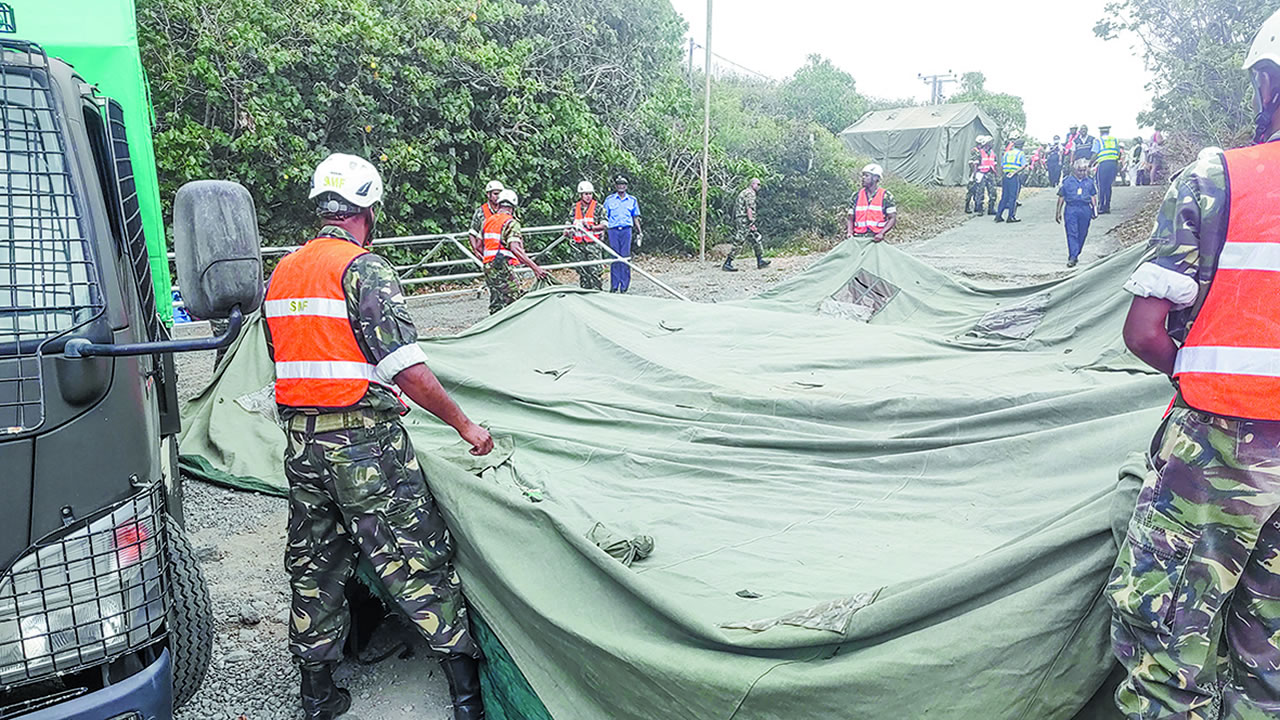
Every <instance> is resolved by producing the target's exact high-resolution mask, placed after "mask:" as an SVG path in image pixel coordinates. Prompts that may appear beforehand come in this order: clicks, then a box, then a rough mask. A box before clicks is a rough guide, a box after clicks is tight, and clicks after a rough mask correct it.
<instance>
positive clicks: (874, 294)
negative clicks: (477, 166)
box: [182, 241, 1171, 720]
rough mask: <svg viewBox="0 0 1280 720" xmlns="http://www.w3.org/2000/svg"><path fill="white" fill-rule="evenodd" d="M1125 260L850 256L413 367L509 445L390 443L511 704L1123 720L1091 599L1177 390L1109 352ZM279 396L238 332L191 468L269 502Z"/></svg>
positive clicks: (591, 299)
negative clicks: (724, 299)
mask: <svg viewBox="0 0 1280 720" xmlns="http://www.w3.org/2000/svg"><path fill="white" fill-rule="evenodd" d="M1136 252H1138V250H1136V249H1135V250H1132V251H1127V252H1124V253H1121V254H1119V255H1116V256H1114V257H1112V258H1111V259H1109V260H1106V261H1103V262H1100V263H1098V264H1096V265H1094V266H1091V267H1090V268H1088V269H1087V270H1085V271H1083V272H1080V273H1079V274H1077V275H1075V276H1073V277H1071V278H1069V279H1066V280H1062V281H1059V282H1054V283H1049V284H1045V285H1040V286H1036V287H1030V288H1021V289H1000V290H996V289H985V288H980V287H974V286H972V285H969V284H966V283H963V282H959V281H956V280H954V279H952V278H950V277H948V276H946V275H944V274H942V273H940V272H938V271H936V270H934V269H932V268H930V267H928V266H926V265H923V264H922V263H920V262H919V261H916V260H915V259H913V258H911V257H910V256H908V255H907V254H905V253H903V252H901V251H900V250H898V249H895V248H893V247H889V246H885V245H873V244H865V243H860V242H858V241H849V242H846V243H845V244H843V245H841V246H840V247H839V248H837V249H836V250H834V251H832V252H831V253H829V254H828V256H827V257H826V258H825V259H824V260H822V261H821V262H819V263H818V264H816V265H815V266H814V267H813V268H812V269H811V270H809V271H808V272H806V273H804V274H802V275H800V276H797V277H796V278H794V279H792V280H790V281H788V282H785V283H783V284H781V285H779V286H777V287H775V288H774V289H772V290H771V291H769V292H767V293H765V294H764V295H762V296H760V297H757V298H753V299H750V300H744V301H739V302H733V303H722V304H718V305H705V304H695V303H682V302H676V301H669V300H664V299H655V298H646V297H633V296H617V295H608V294H602V293H589V292H582V291H578V290H576V289H567V288H556V289H550V290H545V291H541V292H539V293H535V294H533V295H531V296H528V297H526V298H525V299H524V300H522V301H520V302H519V303H517V304H516V305H515V306H513V307H511V308H510V309H508V310H506V311H504V312H502V313H500V314H498V315H496V316H494V317H491V318H489V319H487V320H485V321H484V322H482V323H480V324H479V325H477V326H476V327H474V328H472V329H470V330H468V331H467V332H465V333H463V334H461V335H459V336H456V337H446V338H438V339H432V340H427V341H424V342H423V343H422V345H423V347H424V349H425V350H426V352H427V355H428V357H429V360H430V364H431V367H432V368H433V369H434V371H435V372H436V373H437V374H438V375H439V376H440V378H441V380H442V382H443V383H444V385H445V386H446V388H448V389H449V391H450V392H451V393H452V394H453V395H454V397H456V398H457V399H458V400H459V402H460V403H461V404H462V406H463V407H464V408H465V409H466V410H467V411H468V413H470V414H471V415H472V416H473V417H474V418H476V419H478V420H482V421H484V422H487V423H488V424H489V426H490V427H491V429H492V430H493V432H494V434H495V436H496V437H498V438H499V441H500V442H499V449H498V450H496V451H495V453H494V454H493V455H492V456H491V457H488V458H483V459H476V458H471V457H470V456H468V455H467V454H466V453H465V452H464V449H463V448H462V447H461V445H460V443H459V442H458V441H457V439H456V436H454V435H453V434H452V432H451V431H450V430H448V429H447V428H445V427H444V426H442V425H441V424H440V423H438V422H435V421H434V420H433V419H431V418H430V417H429V416H427V415H426V414H425V413H423V412H422V411H421V410H417V411H415V412H414V413H412V414H411V415H410V416H409V417H408V418H407V422H408V426H409V432H410V434H411V436H412V437H413V439H414V442H415V445H416V447H417V449H418V454H419V456H420V459H421V460H422V462H423V464H424V467H425V469H426V472H427V475H428V478H429V481H430V483H431V487H432V489H433V491H434V492H435V493H436V495H437V496H438V498H439V500H440V502H441V505H442V507H443V508H444V509H445V512H446V514H447V516H448V518H449V520H450V522H451V524H452V526H453V528H454V529H455V531H456V534H457V537H458V540H459V569H460V571H461V573H462V575H463V577H464V580H465V582H466V584H467V587H468V595H469V597H470V599H471V601H472V603H473V604H474V605H475V607H476V609H477V610H478V611H479V613H480V615H481V616H482V617H483V618H484V619H485V621H486V623H487V627H488V628H491V629H492V632H493V633H494V635H496V637H497V639H499V640H500V641H501V645H502V647H503V648H504V650H503V652H502V656H503V657H506V656H508V654H509V657H510V658H511V660H512V661H513V662H514V664H515V665H516V666H518V670H519V673H516V677H517V680H518V679H519V675H520V674H522V675H523V678H524V679H525V680H527V682H528V687H530V688H532V690H533V691H534V692H535V693H536V694H537V699H539V700H540V701H541V703H542V704H543V705H545V710H546V712H547V713H548V714H549V715H550V716H551V717H553V718H555V720H599V719H600V718H616V719H619V720H652V718H696V719H699V720H700V719H704V718H705V719H712V718H714V719H727V718H735V719H736V720H765V719H769V720H773V719H777V720H782V719H784V718H785V719H786V720H793V719H794V718H797V717H804V718H833V719H834V718H841V719H842V720H843V719H848V718H856V719H861V718H867V719H871V718H884V717H901V718H922V717H930V718H948V719H952V718H954V719H956V720H960V719H966V720H969V719H972V718H984V719H1005V718H1007V719H1014V718H1017V719H1020V720H1046V719H1048V720H1053V719H1059V718H1060V719H1063V720H1066V719H1068V718H1072V717H1080V718H1085V717H1089V718H1112V717H1115V714H1114V711H1111V710H1109V708H1108V703H1107V702H1106V698H1105V697H1104V696H1101V695H1100V696H1099V697H1098V698H1094V696H1095V693H1096V691H1097V690H1098V688H1099V687H1100V686H1101V685H1102V683H1103V682H1104V679H1105V678H1106V676H1107V674H1108V673H1109V671H1110V670H1111V668H1112V667H1113V663H1112V661H1111V656H1110V651H1109V645H1108V628H1107V624H1108V617H1109V610H1108V607H1107V604H1106V602H1105V599H1104V598H1103V597H1102V595H1101V590H1102V587H1103V585H1104V583H1105V581H1106V576H1107V573H1108V571H1109V569H1110V567H1111V563H1112V560H1113V558H1114V555H1115V552H1116V541H1115V535H1116V532H1117V529H1119V530H1120V531H1122V529H1123V527H1124V523H1125V522H1126V521H1127V519H1128V513H1129V510H1130V509H1131V507H1132V503H1133V495H1134V493H1136V484H1135V483H1136V481H1137V479H1138V478H1140V477H1141V475H1142V473H1143V471H1144V468H1143V465H1142V464H1141V456H1140V455H1136V454H1135V451H1141V450H1143V449H1145V447H1146V445H1147V443H1148V441H1149V438H1150V436H1151V434H1152V432H1153V430H1154V429H1155V427H1156V425H1157V424H1158V422H1159V419H1160V416H1161V412H1162V410H1163V408H1164V406H1165V405H1166V404H1167V403H1168V400H1169V397H1170V395H1171V390H1170V387H1169V385H1168V382H1167V380H1165V379H1163V378H1161V377H1160V376H1158V375H1156V374H1154V373H1153V372H1151V371H1149V370H1147V369H1146V368H1145V367H1144V366H1142V365H1141V363H1140V362H1139V361H1138V360H1137V359H1135V358H1133V357H1132V356H1131V355H1129V354H1128V353H1127V352H1126V351H1125V349H1124V347H1123V344H1122V342H1121V341H1120V339H1119V337H1120V325H1121V318H1122V317H1123V312H1124V308H1125V307H1126V306H1127V303H1128V298H1127V296H1126V294H1125V293H1124V292H1123V291H1122V290H1121V289H1120V287H1121V284H1122V282H1123V280H1124V277H1125V275H1126V274H1127V273H1128V272H1129V271H1130V270H1131V268H1132V266H1133V265H1134V263H1135V262H1136V261H1137V257H1138V256H1137V255H1136V254H1135V253H1136ZM271 379H272V370H271V365H270V363H269V361H268V358H267V357H266V354H265V351H264V349H263V346H262V334H261V328H260V326H259V325H257V324H255V325H252V326H250V327H249V329H248V331H247V333H246V335H245V337H244V338H243V340H242V342H241V343H240V344H239V346H238V348H237V349H236V350H235V351H234V352H233V353H232V354H231V355H230V361H229V362H228V363H227V364H226V365H225V366H224V368H223V369H222V372H221V373H220V374H219V375H218V376H217V378H216V380H215V382H214V383H213V384H212V385H211V386H210V388H209V389H208V390H207V391H206V392H204V393H203V394H202V395H201V396H199V397H197V398H196V399H194V400H193V401H192V402H191V403H190V404H189V405H188V406H187V408H186V413H185V418H184V424H185V427H186V430H185V434H184V436H183V438H182V452H183V453H184V460H185V464H186V466H187V468H188V469H189V470H191V471H193V472H195V473H196V474H200V475H203V476H205V477H207V478H209V479H212V480H215V481H220V482H227V483H230V484H232V485H237V486H241V487H252V488H258V489H264V490H268V491H274V492H280V491H282V490H283V488H284V480H283V478H282V475H281V470H280V458H281V452H282V445H283V440H282V437H281V433H280V431H279V430H278V429H277V427H276V426H275V425H274V424H273V421H272V420H271V419H270V416H271V402H270V399H271V396H270V392H271V390H270V384H271ZM1118 477H1119V478H1120V479H1119V480H1118V479H1117V478H1118ZM602 528H603V529H604V530H606V531H608V532H610V533H612V534H613V535H614V536H615V537H617V538H622V539H626V538H632V537H635V536H639V535H648V536H651V537H652V538H653V539H654V543H655V545H654V549H653V553H652V555H650V556H649V557H648V558H646V559H643V560H638V561H636V562H634V563H633V564H631V565H630V566H625V565H624V564H622V563H621V562H619V561H618V560H617V559H615V558H614V557H613V556H611V555H610V554H608V553H606V552H605V551H604V550H602V549H601V548H600V547H598V546H597V545H596V544H595V543H593V542H592V541H591V540H590V539H588V534H589V533H592V532H593V530H594V531H595V534H596V535H598V534H599V533H600V532H601V529H602ZM508 669H509V668H508ZM521 682H523V680H521V681H520V682H516V681H513V682H512V687H515V686H516V685H520V684H521ZM487 687H489V689H490V691H491V692H493V693H497V694H499V695H501V694H503V693H504V689H503V687H501V682H499V683H498V687H494V685H493V683H490V685H489V686H487ZM516 689H517V690H518V689H519V688H516ZM526 692H527V690H526ZM1091 698H1094V699H1093V702H1092V703H1091V704H1090V700H1091ZM1086 704H1089V708H1088V709H1087V710H1083V711H1082V709H1083V708H1085V706H1086Z"/></svg>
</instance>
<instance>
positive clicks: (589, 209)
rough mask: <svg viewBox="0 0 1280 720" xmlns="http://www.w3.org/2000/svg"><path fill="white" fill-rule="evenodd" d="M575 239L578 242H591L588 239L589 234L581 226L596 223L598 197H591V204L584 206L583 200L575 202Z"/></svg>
mask: <svg viewBox="0 0 1280 720" xmlns="http://www.w3.org/2000/svg"><path fill="white" fill-rule="evenodd" d="M573 224H574V226H575V227H574V229H573V241H574V242H576V243H584V242H591V241H590V240H589V239H587V234H586V233H585V232H583V231H582V230H579V229H578V228H579V227H587V226H591V225H595V224H596V199H595V198H591V204H590V205H588V206H586V207H583V206H582V201H581V200H579V201H578V202H576V203H574V204H573Z"/></svg>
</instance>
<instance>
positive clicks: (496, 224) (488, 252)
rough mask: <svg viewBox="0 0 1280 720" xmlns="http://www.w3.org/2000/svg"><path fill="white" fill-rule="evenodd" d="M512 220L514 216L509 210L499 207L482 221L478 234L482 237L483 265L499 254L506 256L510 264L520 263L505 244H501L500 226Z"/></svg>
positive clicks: (502, 226) (504, 225)
mask: <svg viewBox="0 0 1280 720" xmlns="http://www.w3.org/2000/svg"><path fill="white" fill-rule="evenodd" d="M514 221H515V218H514V217H512V215H511V211H509V210H503V209H502V208H499V209H498V212H496V213H494V214H492V215H490V216H489V219H487V220H485V221H484V229H483V230H482V231H481V233H480V235H481V237H482V238H484V257H483V258H481V259H482V260H483V261H484V264H485V265H488V264H489V263H491V262H493V261H494V260H496V259H497V258H498V256H500V255H501V256H505V257H507V258H508V260H507V263H508V264H510V265H519V264H520V261H519V260H517V259H516V256H515V255H512V254H511V251H510V250H508V249H507V247H506V245H503V244H502V228H504V227H506V226H507V223H509V222H514Z"/></svg>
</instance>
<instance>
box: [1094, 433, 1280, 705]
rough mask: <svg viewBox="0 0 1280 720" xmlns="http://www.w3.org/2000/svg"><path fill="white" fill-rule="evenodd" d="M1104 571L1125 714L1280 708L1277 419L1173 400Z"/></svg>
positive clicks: (1118, 700)
mask: <svg viewBox="0 0 1280 720" xmlns="http://www.w3.org/2000/svg"><path fill="white" fill-rule="evenodd" d="M1158 447H1159V449H1158V451H1157V452H1156V453H1155V455H1154V456H1153V458H1152V461H1153V462H1152V465H1153V468H1154V472H1151V473H1149V474H1148V477H1147V478H1146V480H1145V481H1144V483H1143V487H1142V491H1141V493H1140V494H1139V496H1138V504H1137V507H1136V508H1135V510H1134V514H1133V518H1132V520H1130V523H1129V528H1128V533H1127V537H1126V539H1125V541H1124V543H1123V544H1122V545H1121V548H1120V554H1119V558H1118V559H1117V560H1116V564H1115V568H1114V569H1113V570H1112V572H1111V577H1110V581H1109V582H1108V586H1107V595H1108V597H1109V599H1110V601H1111V605H1112V607H1113V609H1114V611H1115V614H1114V619H1113V622H1112V633H1111V635H1112V644H1113V646H1114V650H1115V653H1116V656H1117V658H1118V659H1119V660H1120V663H1121V664H1122V665H1123V666H1124V668H1125V670H1126V671H1127V677H1126V678H1125V681H1124V682H1123V683H1122V684H1121V685H1120V687H1119V689H1118V690H1117V691H1116V698H1115V699H1116V705H1117V707H1119V708H1120V710H1121V712H1123V713H1124V715H1125V716H1126V717H1128V718H1134V719H1139V718H1141V719H1143V720H1154V719H1156V718H1178V719H1180V720H1218V719H1219V718H1223V719H1226V718H1230V719H1232V720H1246V719H1248V720H1262V719H1264V718H1276V717H1280V513H1278V512H1277V510H1280V423H1275V422H1270V423H1269V422H1254V421H1246V420H1231V419H1227V418H1222V417H1217V416H1213V415H1207V414H1205V413H1201V412H1198V411H1195V410H1189V409H1186V408H1177V409H1175V410H1174V411H1173V413H1172V414H1171V415H1170V417H1169V419H1168V421H1167V423H1166V425H1165V429H1164V431H1163V433H1162V436H1161V437H1159V438H1158Z"/></svg>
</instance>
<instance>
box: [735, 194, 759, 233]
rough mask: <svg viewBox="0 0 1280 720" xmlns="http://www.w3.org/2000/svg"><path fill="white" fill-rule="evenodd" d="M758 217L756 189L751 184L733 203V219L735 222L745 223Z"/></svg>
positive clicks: (751, 221)
mask: <svg viewBox="0 0 1280 720" xmlns="http://www.w3.org/2000/svg"><path fill="white" fill-rule="evenodd" d="M755 218H756V191H755V190H752V189H751V186H749V185H748V186H747V187H746V188H743V190H742V192H740V193H738V199H737V200H736V201H734V203H733V220H734V222H737V223H741V224H745V223H753V222H755V221H756V220H755Z"/></svg>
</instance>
